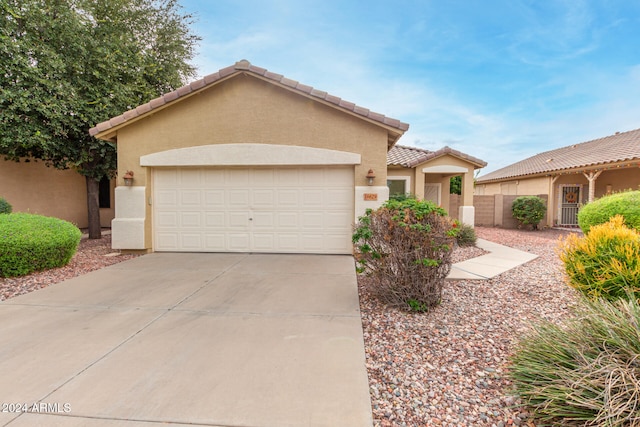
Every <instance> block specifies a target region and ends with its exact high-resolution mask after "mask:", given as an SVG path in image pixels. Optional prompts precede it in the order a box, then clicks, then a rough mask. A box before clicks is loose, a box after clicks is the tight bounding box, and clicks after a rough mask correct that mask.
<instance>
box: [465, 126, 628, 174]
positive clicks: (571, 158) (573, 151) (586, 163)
mask: <svg viewBox="0 0 640 427" xmlns="http://www.w3.org/2000/svg"><path fill="white" fill-rule="evenodd" d="M638 160H640V129H636V130H632V131H628V132H622V133H621V132H616V133H615V134H614V135H610V136H606V137H604V138H599V139H594V140H592V141H587V142H582V143H580V144H573V145H569V146H567V147H562V148H558V149H555V150H551V151H545V152H544V153H540V154H536V155H535V156H532V157H529V158H528V159H524V160H521V161H519V162H517V163H514V164H512V165H509V166H506V167H504V168H502V169H498V170H496V171H493V172H491V173H488V174H486V175H484V176H481V177H479V178H478V180H477V181H478V182H488V181H497V180H504V179H509V178H515V177H522V176H527V175H538V174H548V175H553V174H554V173H557V172H560V171H563V170H567V169H580V168H589V167H594V166H598V165H606V164H609V163H617V162H626V161H638Z"/></svg>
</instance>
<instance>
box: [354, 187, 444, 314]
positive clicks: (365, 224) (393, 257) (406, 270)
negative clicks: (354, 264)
mask: <svg viewBox="0 0 640 427" xmlns="http://www.w3.org/2000/svg"><path fill="white" fill-rule="evenodd" d="M455 234H456V230H455V229H454V227H453V222H452V221H451V220H450V219H449V218H448V217H447V216H446V211H445V210H444V209H442V208H439V207H437V206H436V205H435V204H434V203H433V202H430V201H419V200H416V199H406V200H403V201H397V200H389V201H388V202H386V203H385V205H383V206H382V207H381V208H380V209H378V210H375V211H371V210H369V211H367V214H366V215H365V216H362V217H360V219H359V221H358V224H357V225H356V227H355V231H354V234H353V243H354V244H355V252H356V259H357V260H358V272H359V273H361V274H366V275H368V276H369V277H370V279H371V280H370V281H369V282H368V285H369V286H370V289H371V292H372V294H373V295H375V296H376V297H378V298H379V299H380V300H382V301H383V302H385V303H387V304H389V305H391V306H394V307H400V308H402V309H406V310H413V311H427V310H428V309H429V308H431V307H433V306H435V305H437V304H439V303H440V300H441V297H442V287H443V286H444V280H445V278H446V276H447V274H448V273H449V271H450V270H451V250H452V248H453V244H454V241H455Z"/></svg>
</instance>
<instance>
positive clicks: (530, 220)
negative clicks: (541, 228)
mask: <svg viewBox="0 0 640 427" xmlns="http://www.w3.org/2000/svg"><path fill="white" fill-rule="evenodd" d="M511 213H512V214H513V217H514V218H515V219H517V220H518V221H519V222H520V224H522V225H524V226H529V225H530V226H532V227H533V228H534V229H537V228H538V223H540V221H542V219H543V218H544V216H545V215H546V213H547V205H545V203H544V200H543V199H541V198H540V197H538V196H520V197H518V198H516V199H515V200H514V201H513V203H512V205H511Z"/></svg>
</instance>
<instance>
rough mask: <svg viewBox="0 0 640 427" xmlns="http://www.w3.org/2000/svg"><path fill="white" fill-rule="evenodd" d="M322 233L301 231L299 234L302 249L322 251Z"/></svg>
mask: <svg viewBox="0 0 640 427" xmlns="http://www.w3.org/2000/svg"><path fill="white" fill-rule="evenodd" d="M323 237H324V236H323V235H322V234H309V233H303V234H302V235H301V236H300V246H301V248H302V250H304V251H310V252H322V251H323V249H324V243H323V242H324V239H323Z"/></svg>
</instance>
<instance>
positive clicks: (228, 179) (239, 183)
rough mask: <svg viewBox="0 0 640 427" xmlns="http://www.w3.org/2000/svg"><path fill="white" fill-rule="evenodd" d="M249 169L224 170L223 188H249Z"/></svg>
mask: <svg viewBox="0 0 640 427" xmlns="http://www.w3.org/2000/svg"><path fill="white" fill-rule="evenodd" d="M250 172H251V171H250V169H226V173H225V186H227V187H231V188H233V187H249V185H250V182H249V177H250Z"/></svg>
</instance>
